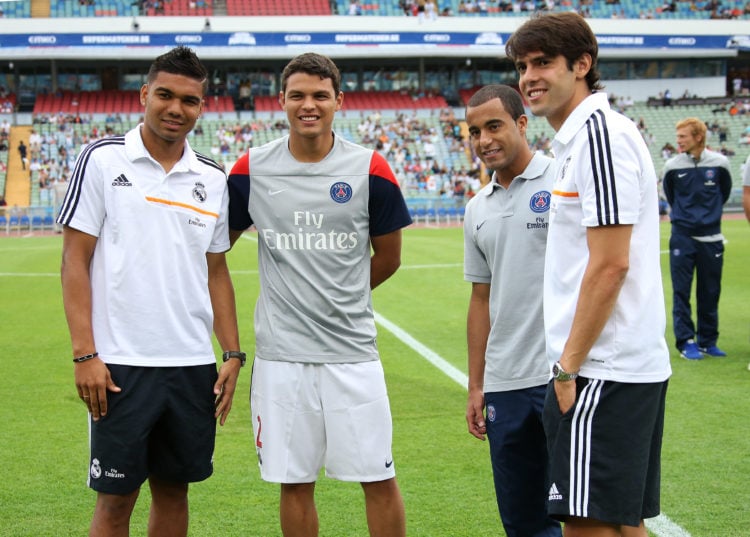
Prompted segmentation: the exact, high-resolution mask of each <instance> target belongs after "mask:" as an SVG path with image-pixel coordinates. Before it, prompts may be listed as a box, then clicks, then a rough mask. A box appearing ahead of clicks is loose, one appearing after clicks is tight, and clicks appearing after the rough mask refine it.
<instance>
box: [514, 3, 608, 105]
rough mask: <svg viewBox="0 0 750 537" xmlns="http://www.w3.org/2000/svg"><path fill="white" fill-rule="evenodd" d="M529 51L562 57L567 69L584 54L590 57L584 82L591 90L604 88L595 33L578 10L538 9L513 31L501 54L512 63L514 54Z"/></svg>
mask: <svg viewBox="0 0 750 537" xmlns="http://www.w3.org/2000/svg"><path fill="white" fill-rule="evenodd" d="M532 52H542V53H544V54H545V55H547V56H550V57H552V58H554V57H557V56H561V55H562V56H565V59H566V60H567V62H568V69H571V70H572V69H573V63H574V62H575V61H576V60H578V59H579V58H580V57H581V56H583V55H584V54H588V55H589V56H591V69H589V72H588V73H587V74H586V83H587V84H588V86H589V89H590V90H591V91H595V90H599V89H602V88H603V87H604V86H602V84H601V83H600V82H599V77H600V75H599V70H598V68H597V59H598V56H599V45H598V44H597V42H596V36H595V35H594V32H593V31H592V30H591V27H590V26H589V25H588V23H587V22H586V20H585V19H584V18H583V17H582V16H580V15H579V14H578V13H574V12H572V11H566V12H562V13H541V12H538V13H536V14H535V15H534V16H532V17H531V18H530V19H529V20H527V21H526V22H525V23H523V24H522V25H521V26H520V27H519V28H518V29H517V30H516V31H515V32H513V34H512V35H511V36H510V38H509V39H508V41H507V42H506V43H505V54H506V55H507V56H508V58H510V59H511V60H512V61H513V62H514V63H515V61H516V60H517V59H518V57H520V56H525V55H526V54H529V53H532Z"/></svg>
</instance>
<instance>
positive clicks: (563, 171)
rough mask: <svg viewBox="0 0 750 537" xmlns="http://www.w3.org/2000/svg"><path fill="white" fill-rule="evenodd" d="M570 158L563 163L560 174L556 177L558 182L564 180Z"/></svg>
mask: <svg viewBox="0 0 750 537" xmlns="http://www.w3.org/2000/svg"><path fill="white" fill-rule="evenodd" d="M572 158H573V157H568V158H566V159H565V162H564V163H563V165H562V167H561V168H560V174H559V175H558V176H557V180H558V181H562V180H563V179H565V174H566V173H568V166H570V161H571V159H572Z"/></svg>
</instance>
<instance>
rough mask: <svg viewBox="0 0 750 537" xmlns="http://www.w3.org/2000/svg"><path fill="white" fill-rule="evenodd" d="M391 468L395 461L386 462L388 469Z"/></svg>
mask: <svg viewBox="0 0 750 537" xmlns="http://www.w3.org/2000/svg"><path fill="white" fill-rule="evenodd" d="M391 466H393V459H391V460H390V461H385V467H386V468H390V467H391Z"/></svg>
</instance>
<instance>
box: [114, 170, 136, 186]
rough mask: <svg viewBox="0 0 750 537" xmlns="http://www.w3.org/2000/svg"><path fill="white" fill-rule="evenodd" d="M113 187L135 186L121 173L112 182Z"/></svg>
mask: <svg viewBox="0 0 750 537" xmlns="http://www.w3.org/2000/svg"><path fill="white" fill-rule="evenodd" d="M112 186H133V183H131V182H130V181H128V178H127V177H125V174H124V173H121V174H120V175H118V176H117V177H115V178H114V179H113V180H112Z"/></svg>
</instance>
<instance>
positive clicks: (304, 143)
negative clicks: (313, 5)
mask: <svg viewBox="0 0 750 537" xmlns="http://www.w3.org/2000/svg"><path fill="white" fill-rule="evenodd" d="M340 85H341V75H340V73H339V71H338V68H337V67H336V66H335V64H334V63H333V62H332V61H331V60H330V59H328V58H327V57H325V56H321V55H319V54H314V53H307V54H302V55H300V56H298V57H296V58H294V59H293V60H292V61H291V62H290V63H289V64H288V65H287V66H286V68H285V69H284V72H283V73H282V91H281V93H280V95H279V102H280V104H281V106H282V108H283V109H284V110H285V111H286V113H287V118H288V121H289V124H290V133H289V135H288V136H284V137H282V138H281V139H278V140H276V141H273V142H270V143H268V144H266V145H264V146H261V147H258V148H253V149H250V150H249V152H248V153H246V154H245V155H243V156H242V157H241V158H240V159H239V161H238V162H237V163H236V164H235V165H234V167H233V168H232V171H231V173H230V175H229V191H230V214H229V227H230V238H231V240H232V243H234V242H235V241H236V240H237V239H238V238H239V236H240V235H241V234H242V231H244V230H246V229H247V228H249V227H250V226H251V225H255V227H256V229H257V231H258V269H259V273H260V296H259V297H258V302H257V305H256V309H255V334H256V352H255V362H254V364H253V377H252V384H251V394H250V403H251V410H252V423H253V432H254V441H255V447H256V451H257V454H258V462H259V465H260V472H261V477H262V478H263V479H264V480H265V481H269V482H274V483H279V484H280V486H281V497H280V504H281V505H280V509H279V511H280V518H281V527H282V530H283V531H284V532H285V533H286V532H289V531H291V532H293V533H294V534H295V535H296V534H305V535H317V534H318V517H317V511H316V508H315V501H314V490H315V481H316V480H317V476H318V474H319V472H320V469H321V468H323V467H325V470H326V475H327V476H328V477H333V478H335V479H339V480H342V481H354V482H359V483H361V485H362V487H363V490H364V492H365V503H366V504H367V512H368V517H367V520H368V525H369V527H370V534H371V535H374V536H379V535H382V536H386V535H387V536H392V537H401V536H404V535H405V534H406V526H405V515H404V507H403V500H402V498H401V493H400V491H399V488H398V485H397V484H396V478H395V465H394V460H393V455H392V453H391V438H392V425H391V415H390V406H389V403H388V396H387V391H386V386H385V379H384V375H383V370H382V365H381V363H380V360H379V355H378V349H377V345H376V329H375V320H374V316H373V309H372V301H371V289H373V288H375V287H376V286H377V285H378V284H380V283H382V282H383V281H385V280H386V279H387V278H389V277H390V276H391V275H392V274H393V273H394V272H395V271H396V270H397V269H398V267H399V265H400V262H401V229H402V228H403V227H406V226H408V225H409V224H410V223H411V219H410V217H409V213H408V210H407V208H406V203H405V202H404V199H403V196H402V194H401V189H400V187H399V185H398V182H397V181H396V179H395V176H394V174H393V172H392V170H391V169H390V167H389V166H388V164H387V162H386V161H385V159H384V158H383V157H382V156H381V155H380V154H379V153H377V152H375V151H373V150H371V149H366V148H364V147H361V146H359V145H356V144H353V143H350V142H348V141H345V140H343V139H342V138H340V137H338V136H336V135H335V134H334V132H333V119H334V116H335V112H336V111H338V110H339V109H340V108H341V106H342V103H343V93H342V92H341V91H340ZM371 252H372V253H371Z"/></svg>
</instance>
